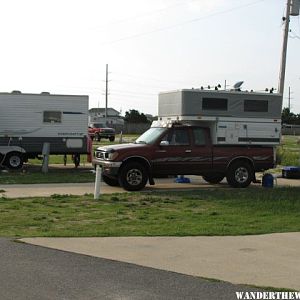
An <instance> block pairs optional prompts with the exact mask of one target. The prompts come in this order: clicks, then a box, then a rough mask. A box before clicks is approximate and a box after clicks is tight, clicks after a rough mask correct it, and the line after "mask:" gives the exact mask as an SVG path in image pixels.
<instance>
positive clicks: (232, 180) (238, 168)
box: [226, 160, 254, 188]
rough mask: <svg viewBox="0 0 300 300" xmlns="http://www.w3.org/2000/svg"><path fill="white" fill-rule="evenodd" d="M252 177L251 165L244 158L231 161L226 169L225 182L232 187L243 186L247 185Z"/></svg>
mask: <svg viewBox="0 0 300 300" xmlns="http://www.w3.org/2000/svg"><path fill="white" fill-rule="evenodd" d="M253 178H254V170H253V167H252V166H251V165H250V163H249V162H247V161H245V160H238V161H236V162H233V163H232V164H231V165H230V166H229V168H228V170H227V175H226V179H227V182H228V184H229V185H230V186H231V187H234V188H245V187H247V186H249V184H250V183H251V182H252V180H253Z"/></svg>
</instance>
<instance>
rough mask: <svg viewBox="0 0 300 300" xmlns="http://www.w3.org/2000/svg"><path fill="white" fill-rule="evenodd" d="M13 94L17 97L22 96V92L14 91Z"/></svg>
mask: <svg viewBox="0 0 300 300" xmlns="http://www.w3.org/2000/svg"><path fill="white" fill-rule="evenodd" d="M11 93H12V94H15V95H20V94H22V93H21V91H12V92H11Z"/></svg>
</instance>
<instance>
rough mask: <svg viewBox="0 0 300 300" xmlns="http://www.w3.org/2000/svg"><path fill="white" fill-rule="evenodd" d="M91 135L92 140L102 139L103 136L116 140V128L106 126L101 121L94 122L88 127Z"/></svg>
mask: <svg viewBox="0 0 300 300" xmlns="http://www.w3.org/2000/svg"><path fill="white" fill-rule="evenodd" d="M88 132H89V137H90V138H91V139H92V140H94V139H95V140H97V141H98V142H100V141H101V139H102V138H104V139H109V140H110V141H111V142H113V141H114V140H115V130H114V128H109V127H105V126H104V125H103V124H101V123H93V124H90V125H89V128H88Z"/></svg>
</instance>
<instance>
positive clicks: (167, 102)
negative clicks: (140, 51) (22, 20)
mask: <svg viewBox="0 0 300 300" xmlns="http://www.w3.org/2000/svg"><path fill="white" fill-rule="evenodd" d="M281 110H282V95H280V94H274V93H257V92H245V91H238V90H233V91H221V90H202V89H189V90H188V89H184V90H177V91H171V92H164V93H160V94H159V101H158V116H159V118H158V120H159V121H163V122H176V121H180V122H184V123H189V124H191V125H192V124H197V125H199V123H201V125H203V126H205V127H209V128H210V131H211V136H212V142H213V144H230V145H232V144H233V145H237V144H238V145H249V144H253V145H277V144H279V143H280V138H281ZM153 126H157V123H156V125H153Z"/></svg>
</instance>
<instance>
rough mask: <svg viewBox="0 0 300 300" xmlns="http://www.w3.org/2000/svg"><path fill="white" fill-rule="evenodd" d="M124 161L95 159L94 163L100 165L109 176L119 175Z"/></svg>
mask: <svg viewBox="0 0 300 300" xmlns="http://www.w3.org/2000/svg"><path fill="white" fill-rule="evenodd" d="M121 164H122V162H119V161H108V160H99V159H93V165H96V166H97V165H99V166H100V167H101V168H102V172H103V173H104V174H106V175H109V176H117V174H118V171H119V169H120V167H121Z"/></svg>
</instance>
